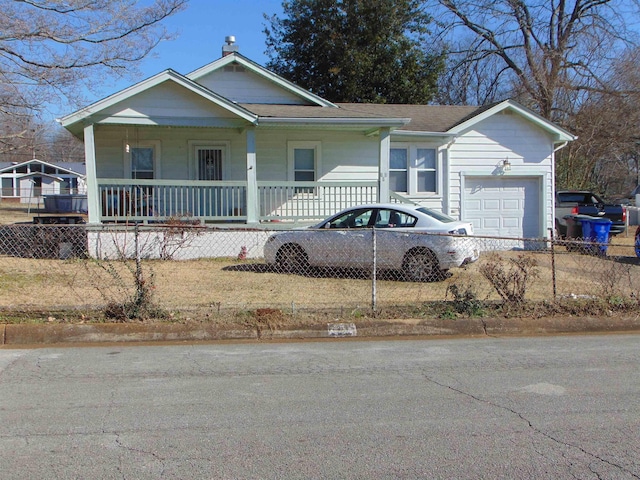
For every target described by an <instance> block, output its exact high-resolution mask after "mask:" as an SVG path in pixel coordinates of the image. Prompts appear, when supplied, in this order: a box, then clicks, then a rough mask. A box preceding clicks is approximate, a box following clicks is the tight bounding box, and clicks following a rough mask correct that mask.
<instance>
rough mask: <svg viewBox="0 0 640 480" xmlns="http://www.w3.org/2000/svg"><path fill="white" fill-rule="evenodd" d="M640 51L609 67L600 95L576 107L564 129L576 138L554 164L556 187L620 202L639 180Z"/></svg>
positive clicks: (633, 52)
mask: <svg viewBox="0 0 640 480" xmlns="http://www.w3.org/2000/svg"><path fill="white" fill-rule="evenodd" d="M638 85H640V49H638V48H636V49H631V50H629V51H627V52H625V53H624V54H623V55H621V58H620V59H619V60H618V61H616V62H614V64H613V66H612V71H611V75H610V77H609V78H608V79H607V80H606V82H604V86H605V87H606V88H605V89H604V90H605V92H604V93H603V92H597V93H592V94H591V95H590V96H589V98H587V99H586V100H585V101H584V102H582V103H581V105H580V107H579V110H578V111H577V112H576V114H575V115H573V116H572V117H571V119H570V123H569V125H568V127H569V128H570V129H571V131H572V132H574V133H576V134H577V135H578V139H577V140H576V141H575V142H572V143H571V144H570V145H569V147H568V148H566V149H564V150H563V151H561V155H560V156H559V158H558V163H557V172H556V181H557V183H558V184H559V185H560V186H562V187H570V188H591V189H594V190H597V191H599V192H600V193H603V194H604V193H608V194H609V196H625V195H627V194H628V193H629V192H630V191H631V189H633V187H634V186H635V185H637V184H638V177H639V175H640V170H639V167H640V91H638V90H637V88H638Z"/></svg>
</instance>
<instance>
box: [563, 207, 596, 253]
mask: <svg viewBox="0 0 640 480" xmlns="http://www.w3.org/2000/svg"><path fill="white" fill-rule="evenodd" d="M562 218H563V219H564V221H565V222H566V223H567V234H566V235H565V239H566V240H568V242H567V243H566V244H565V247H567V250H569V251H570V252H571V251H575V250H586V249H587V248H588V246H587V245H585V243H584V240H588V239H585V238H584V237H586V235H584V234H583V233H582V220H585V221H589V220H592V219H593V218H594V217H591V216H589V215H577V214H572V215H565V216H564V217H562Z"/></svg>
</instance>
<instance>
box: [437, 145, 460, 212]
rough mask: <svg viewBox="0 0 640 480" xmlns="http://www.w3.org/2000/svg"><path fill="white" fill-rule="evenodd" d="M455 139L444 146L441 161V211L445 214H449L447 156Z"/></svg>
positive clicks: (448, 163) (449, 188) (449, 165)
mask: <svg viewBox="0 0 640 480" xmlns="http://www.w3.org/2000/svg"><path fill="white" fill-rule="evenodd" d="M455 141H456V139H455V138H453V139H451V141H450V142H449V143H447V144H446V145H445V146H444V150H443V151H444V158H443V159H442V162H443V163H444V165H443V168H442V171H443V172H444V175H443V179H442V189H443V190H444V191H443V195H442V203H443V205H442V212H443V213H444V214H445V215H451V161H450V158H449V149H450V148H451V146H452V145H453V144H454V143H455ZM460 195H461V196H462V192H461V193H460ZM459 210H460V209H459ZM460 215H462V211H461V210H460V211H459V213H458V218H460Z"/></svg>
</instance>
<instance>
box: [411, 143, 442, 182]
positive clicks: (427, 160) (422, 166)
mask: <svg viewBox="0 0 640 480" xmlns="http://www.w3.org/2000/svg"><path fill="white" fill-rule="evenodd" d="M415 170H416V193H435V192H437V191H438V188H437V183H436V149H435V148H417V149H416V160H415Z"/></svg>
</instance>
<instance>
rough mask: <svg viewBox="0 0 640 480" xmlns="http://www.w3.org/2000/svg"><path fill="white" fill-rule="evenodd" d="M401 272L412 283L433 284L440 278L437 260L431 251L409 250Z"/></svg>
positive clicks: (440, 272)
mask: <svg viewBox="0 0 640 480" xmlns="http://www.w3.org/2000/svg"><path fill="white" fill-rule="evenodd" d="M402 270H403V271H404V274H405V275H406V277H407V278H408V279H409V280H411V281H412V282H433V281H436V280H440V279H441V278H442V271H441V270H440V268H439V266H438V259H437V258H436V256H435V254H434V253H433V252H432V251H431V250H411V251H409V252H407V254H406V255H405V257H404V262H403V263H402Z"/></svg>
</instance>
